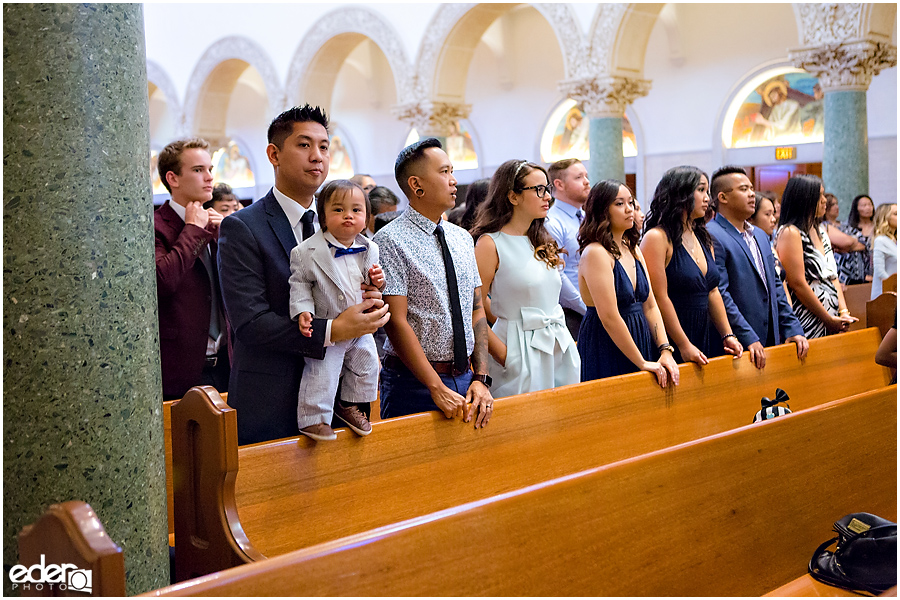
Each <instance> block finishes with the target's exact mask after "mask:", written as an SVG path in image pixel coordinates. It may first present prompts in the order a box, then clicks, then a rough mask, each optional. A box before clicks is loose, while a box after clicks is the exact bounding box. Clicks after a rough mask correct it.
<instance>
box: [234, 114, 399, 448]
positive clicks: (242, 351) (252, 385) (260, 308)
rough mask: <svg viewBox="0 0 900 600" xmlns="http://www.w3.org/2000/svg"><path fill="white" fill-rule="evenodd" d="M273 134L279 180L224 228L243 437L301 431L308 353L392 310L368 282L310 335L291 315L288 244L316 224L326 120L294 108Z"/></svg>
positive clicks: (365, 328)
mask: <svg viewBox="0 0 900 600" xmlns="http://www.w3.org/2000/svg"><path fill="white" fill-rule="evenodd" d="M268 140H269V145H268V146H267V147H266V154H267V156H268V158H269V162H270V163H272V166H273V167H274V169H275V186H274V187H273V188H272V189H271V190H270V191H269V193H268V194H266V196H264V197H263V198H262V199H261V200H259V201H258V202H255V203H253V204H252V205H250V206H249V207H247V208H245V209H244V210H240V211H238V212H235V213H233V214H232V215H230V216H229V217H228V218H227V219H225V220H224V221H222V226H221V233H220V234H219V275H220V277H221V281H222V296H223V298H224V300H225V308H226V311H227V313H228V320H229V324H230V326H231V331H232V335H233V337H232V339H233V346H234V347H233V362H232V368H231V380H230V383H229V391H228V404H229V405H230V406H231V407H232V408H234V409H235V410H236V411H237V421H238V443H239V444H252V443H256V442H262V441H267V440H273V439H278V438H283V437H290V436H294V435H297V434H298V429H297V392H298V389H299V387H300V377H301V373H302V371H303V365H304V357H306V358H311V359H319V360H321V359H322V358H323V357H324V356H325V346H326V345H331V344H332V343H334V342H338V341H341V340H347V339H351V338H356V337H360V336H363V335H365V334H368V333H374V332H375V330H376V329H378V327H381V326H383V325H384V324H385V323H386V322H387V320H388V317H389V315H388V312H387V310H388V309H387V306H385V305H384V303H383V301H382V300H381V294H380V293H378V292H377V291H371V290H367V291H366V292H365V293H364V294H363V298H364V299H363V302H362V303H360V304H356V305H354V306H351V307H350V308H348V309H347V310H345V311H344V312H342V313H341V314H340V315H339V316H338V317H337V318H335V319H330V320H325V319H316V320H314V321H313V333H312V337H306V336H304V335H303V334H301V333H300V328H299V326H298V325H297V323H296V322H295V321H292V320H291V317H290V309H289V301H290V285H289V284H288V279H289V278H290V275H291V271H290V256H291V250H292V249H293V248H294V246H296V245H297V244H298V243H299V242H301V241H303V240H304V239H306V238H307V237H309V236H311V235H312V234H313V233H315V231H316V229H317V221H318V218H317V216H316V214H315V212H316V211H315V207H314V206H313V202H314V195H315V192H316V190H317V189H318V188H319V186H320V185H322V182H324V181H325V177H326V176H327V175H328V167H329V161H330V157H329V153H328V147H329V139H328V119H327V117H326V115H325V113H324V111H322V110H321V109H319V108H318V107H315V108H313V107H311V106H309V105H306V106H303V107H295V108H292V109H289V110H287V111H285V112H283V113H281V114H280V115H278V116H277V117H276V118H275V119H274V120H273V121H272V123H271V124H270V125H269V131H268ZM372 289H374V288H372ZM366 311H369V312H366ZM335 408H336V410H337V407H335Z"/></svg>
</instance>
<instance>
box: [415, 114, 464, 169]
mask: <svg viewBox="0 0 900 600" xmlns="http://www.w3.org/2000/svg"><path fill="white" fill-rule="evenodd" d="M453 129H454V133H453V134H452V135H449V136H447V138H446V139H447V142H446V144H445V145H444V147H445V150H447V155H448V156H449V157H450V162H452V163H453V170H455V171H465V170H466V169H477V168H478V154H477V153H476V152H475V142H474V141H473V140H472V134H471V133H469V127H468V124H467V123H466V122H465V121H456V122H454V123H453ZM418 141H419V132H418V131H416V129H415V128H413V129H412V130H411V131H410V132H409V135H408V136H407V138H406V145H407V146H409V145H410V144H414V143H416V142H418Z"/></svg>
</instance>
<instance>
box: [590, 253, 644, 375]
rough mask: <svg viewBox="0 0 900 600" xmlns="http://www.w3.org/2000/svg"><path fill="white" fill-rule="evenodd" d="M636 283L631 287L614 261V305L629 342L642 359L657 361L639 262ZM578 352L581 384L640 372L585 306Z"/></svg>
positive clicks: (595, 315) (594, 313)
mask: <svg viewBox="0 0 900 600" xmlns="http://www.w3.org/2000/svg"><path fill="white" fill-rule="evenodd" d="M635 265H636V267H635V268H636V271H637V273H636V280H635V286H636V287H632V285H631V280H630V279H629V278H628V274H627V273H626V272H625V269H624V268H623V267H622V265H621V264H619V261H618V260H617V261H616V264H615V267H613V278H614V282H615V288H616V302H617V304H618V306H619V314H620V315H622V319H623V320H624V321H625V326H626V327H628V331H629V333H631V338H632V339H633V340H634V343H635V345H636V346H637V347H638V350H640V351H641V356H643V357H644V358H645V359H646V360H656V358H657V353H656V350H655V348H654V347H653V339H652V337H651V336H650V325H649V324H648V323H647V317H645V316H644V306H643V304H644V301H646V300H647V296H649V295H650V284H649V283H647V275H646V274H645V273H644V266H643V265H642V264H641V262H640V261H635ZM578 352H579V353H580V354H581V380H582V381H591V380H593V379H600V378H602V377H612V376H614V375H624V374H626V373H634V372H635V371H639V370H640V369H638V367H636V366H635V364H634V363H633V362H631V361H630V360H629V359H628V357H626V356H625V355H624V354H622V351H621V350H619V347H618V346H616V343H615V342H614V341H613V340H612V338H611V337H609V334H608V333H607V332H606V328H604V327H603V323H601V322H600V317H598V316H597V309H596V308H594V307H593V306H588V308H587V313H585V315H584V319H583V320H582V321H581V329H580V331H579V332H578Z"/></svg>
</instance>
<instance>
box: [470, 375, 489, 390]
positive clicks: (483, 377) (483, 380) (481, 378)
mask: <svg viewBox="0 0 900 600" xmlns="http://www.w3.org/2000/svg"><path fill="white" fill-rule="evenodd" d="M472 381H480V382H481V383H483V384H484V385H485V386H486V387H487V388H488V389H490V387H491V384H492V383H494V380H493V379H491V376H490V375H480V374H475V375H473V376H472Z"/></svg>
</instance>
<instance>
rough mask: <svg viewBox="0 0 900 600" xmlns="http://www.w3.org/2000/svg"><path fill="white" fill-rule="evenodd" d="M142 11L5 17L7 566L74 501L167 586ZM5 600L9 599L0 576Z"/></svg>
mask: <svg viewBox="0 0 900 600" xmlns="http://www.w3.org/2000/svg"><path fill="white" fill-rule="evenodd" d="M148 160H149V120H148V97H147V73H146V58H145V52H144V19H143V9H142V7H141V5H140V4H4V5H3V163H4V167H5V168H4V173H3V288H4V289H3V361H4V370H3V519H4V522H3V564H4V571H5V572H7V573H8V570H9V568H10V567H11V566H13V565H15V564H17V563H18V552H17V547H16V534H17V532H18V531H19V530H20V529H21V528H22V527H23V526H24V525H26V524H28V523H31V522H33V521H34V520H35V519H37V518H38V516H39V515H40V514H41V512H42V511H44V510H45V509H46V507H47V506H48V505H50V504H52V503H54V502H60V501H65V500H84V501H86V502H88V503H89V504H90V505H91V506H92V507H93V508H94V510H95V511H96V513H97V515H98V516H99V517H100V519H101V521H102V522H103V523H104V525H105V527H106V530H107V532H108V533H109V535H110V537H111V539H112V540H113V541H115V542H116V543H118V544H119V545H120V546H121V547H122V549H123V550H124V552H125V568H126V571H127V590H128V593H129V594H135V593H140V592H144V591H147V590H150V589H153V588H156V587H160V586H163V585H165V584H167V583H168V579H169V572H168V564H169V563H168V544H167V522H166V518H167V515H166V488H165V464H164V458H163V456H164V451H163V424H162V415H161V399H162V390H161V383H160V370H159V341H158V324H157V309H156V279H155V266H154V260H153V225H152V202H151V195H150V177H149V172H148ZM4 592H5V593H6V594H9V593H11V589H10V584H9V577H8V575H4Z"/></svg>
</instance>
